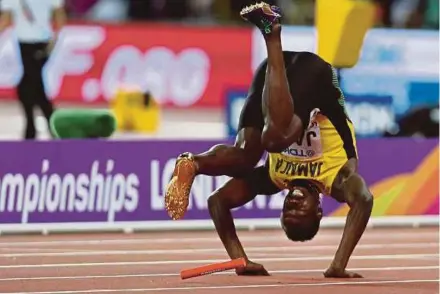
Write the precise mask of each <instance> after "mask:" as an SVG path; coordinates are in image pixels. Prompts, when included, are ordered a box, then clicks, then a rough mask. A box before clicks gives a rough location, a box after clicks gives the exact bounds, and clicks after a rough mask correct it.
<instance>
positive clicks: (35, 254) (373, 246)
mask: <svg viewBox="0 0 440 294" xmlns="http://www.w3.org/2000/svg"><path fill="white" fill-rule="evenodd" d="M337 246H338V245H337V244H335V245H310V246H301V247H294V246H289V247H282V246H281V247H248V248H246V251H247V252H278V253H279V252H281V251H282V252H296V251H317V250H334V249H335V248H336V247H337ZM438 246H439V245H438V243H407V244H359V245H358V246H357V249H358V250H359V249H391V248H393V249H417V248H423V249H426V248H438ZM0 250H1V249H0ZM58 250H60V249H58ZM58 250H57V251H58ZM224 252H225V250H224V249H223V248H197V249H163V250H157V249H151V250H150V249H146V250H94V251H84V250H80V251H70V252H32V253H0V257H68V256H102V255H141V254H142V255H158V254H166V255H168V254H197V253H224Z"/></svg>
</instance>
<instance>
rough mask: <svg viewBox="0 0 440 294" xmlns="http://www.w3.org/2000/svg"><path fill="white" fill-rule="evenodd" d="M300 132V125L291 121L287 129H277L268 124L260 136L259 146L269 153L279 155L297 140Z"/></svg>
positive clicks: (295, 121) (298, 122) (294, 120)
mask: <svg viewBox="0 0 440 294" xmlns="http://www.w3.org/2000/svg"><path fill="white" fill-rule="evenodd" d="M301 132H302V123H301V122H300V121H298V120H297V119H293V120H292V122H291V124H290V125H289V127H288V128H279V127H276V125H274V124H272V123H268V124H267V125H266V126H265V127H264V129H263V133H262V135H261V144H262V145H263V147H264V149H265V150H266V151H268V152H271V153H279V152H282V151H283V150H285V149H286V148H288V147H289V146H290V145H292V144H293V143H294V142H295V141H297V140H298V138H299V136H300V135H301Z"/></svg>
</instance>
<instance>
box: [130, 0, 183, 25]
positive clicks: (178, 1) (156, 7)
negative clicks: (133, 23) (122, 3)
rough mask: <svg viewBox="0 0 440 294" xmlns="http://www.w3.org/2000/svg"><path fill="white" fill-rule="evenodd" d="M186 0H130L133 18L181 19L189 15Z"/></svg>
mask: <svg viewBox="0 0 440 294" xmlns="http://www.w3.org/2000/svg"><path fill="white" fill-rule="evenodd" d="M188 7H189V6H188V3H187V1H186V0H148V1H146V0H130V5H129V9H128V15H129V17H130V19H132V20H155V21H156V20H181V19H183V18H185V17H187V16H188Z"/></svg>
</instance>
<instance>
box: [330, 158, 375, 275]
mask: <svg viewBox="0 0 440 294" xmlns="http://www.w3.org/2000/svg"><path fill="white" fill-rule="evenodd" d="M350 164H351V165H352V166H354V165H357V161H356V160H355V159H350V160H349V162H348V165H350ZM346 167H347V166H345V167H344V168H346ZM344 168H343V169H344ZM342 172H344V171H343V170H342ZM342 189H343V191H344V198H345V201H346V202H347V204H348V205H349V206H350V211H349V213H348V216H347V221H346V224H345V228H344V233H343V235H342V240H341V243H340V244H339V247H338V250H337V251H336V255H335V257H334V259H333V261H332V263H331V265H330V267H329V268H328V269H327V271H326V272H325V273H324V276H326V277H328V278H356V277H361V276H360V275H358V274H356V273H351V272H348V271H346V270H345V269H346V267H347V264H348V261H349V259H350V256H351V254H352V253H353V250H354V248H355V247H356V245H357V243H358V242H359V240H360V238H361V237H362V235H363V233H364V231H365V228H366V226H367V224H368V220H369V219H370V216H371V211H372V208H373V195H372V194H371V193H370V191H369V189H368V187H367V185H366V183H365V181H364V179H363V178H362V177H361V176H360V175H359V174H358V173H356V172H355V171H354V168H348V169H347V173H346V175H345V179H344V182H343V184H342Z"/></svg>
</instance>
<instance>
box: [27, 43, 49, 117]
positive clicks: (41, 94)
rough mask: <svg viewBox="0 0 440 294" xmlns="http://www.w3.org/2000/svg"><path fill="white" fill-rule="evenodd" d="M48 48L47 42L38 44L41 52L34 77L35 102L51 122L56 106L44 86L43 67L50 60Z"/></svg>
mask: <svg viewBox="0 0 440 294" xmlns="http://www.w3.org/2000/svg"><path fill="white" fill-rule="evenodd" d="M46 49H47V44H45V43H41V44H38V48H37V50H38V52H41V54H38V55H37V56H36V58H35V73H34V75H33V76H32V78H33V79H35V91H36V92H35V103H36V105H38V106H39V107H40V109H41V112H42V113H43V115H44V117H45V118H46V120H47V123H48V124H49V123H50V118H51V116H52V114H53V112H54V106H53V104H52V101H50V100H49V98H48V97H47V94H46V89H45V88H44V80H43V67H44V65H45V64H46V63H47V61H48V60H49V56H48V54H47V53H46Z"/></svg>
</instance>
